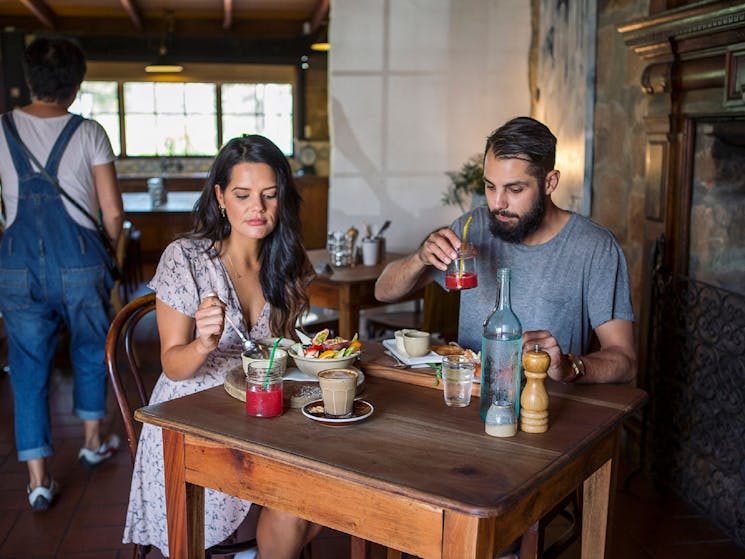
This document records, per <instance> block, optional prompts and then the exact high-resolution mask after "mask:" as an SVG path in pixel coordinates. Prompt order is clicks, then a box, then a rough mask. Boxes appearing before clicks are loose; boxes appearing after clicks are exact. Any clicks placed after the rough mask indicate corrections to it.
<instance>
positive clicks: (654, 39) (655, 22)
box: [618, 0, 745, 108]
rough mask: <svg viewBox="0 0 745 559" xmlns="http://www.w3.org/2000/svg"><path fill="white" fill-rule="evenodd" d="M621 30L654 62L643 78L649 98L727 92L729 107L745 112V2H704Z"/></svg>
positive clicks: (635, 48) (628, 41)
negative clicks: (720, 90)
mask: <svg viewBox="0 0 745 559" xmlns="http://www.w3.org/2000/svg"><path fill="white" fill-rule="evenodd" d="M618 31H619V33H621V34H622V35H623V38H624V42H625V43H626V45H627V46H628V47H629V48H630V49H632V50H633V51H634V52H635V53H636V54H637V55H639V57H641V58H642V59H644V60H646V61H649V64H648V65H647V66H646V67H645V68H644V70H643V71H642V74H641V76H640V79H639V81H640V84H641V87H642V90H643V91H644V92H645V93H648V94H656V93H666V94H667V93H673V92H683V91H692V90H698V89H709V88H724V91H725V94H726V99H725V102H724V106H725V107H727V108H737V107H745V100H744V99H743V85H745V2H743V1H733V0H716V1H708V2H707V1H704V2H699V3H696V4H694V5H691V6H687V7H683V8H678V9H674V10H668V11H665V12H661V13H658V14H655V15H652V16H649V17H647V18H642V19H637V20H634V21H631V22H628V23H626V24H623V25H621V26H619V27H618Z"/></svg>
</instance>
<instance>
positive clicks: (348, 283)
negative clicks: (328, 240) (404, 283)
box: [307, 249, 424, 339]
mask: <svg viewBox="0 0 745 559" xmlns="http://www.w3.org/2000/svg"><path fill="white" fill-rule="evenodd" d="M402 256H405V255H404V254H398V253H395V252H386V253H385V254H384V256H383V258H382V260H381V262H380V263H379V264H376V265H374V266H363V265H362V264H357V265H354V266H344V267H332V266H329V270H330V271H329V272H328V273H318V274H317V275H316V277H315V279H314V280H313V281H312V282H311V283H310V285H309V286H308V290H307V292H308V297H309V298H310V304H311V305H312V306H315V307H322V308H325V309H333V310H336V311H338V313H339V332H338V334H339V335H340V336H342V337H344V338H347V339H349V338H351V337H352V336H353V335H354V334H355V332H357V330H358V329H359V324H360V311H361V310H363V309H370V308H373V307H380V306H383V305H387V304H389V303H384V302H381V301H378V300H377V299H376V298H375V281H376V280H377V279H378V276H380V274H381V273H382V272H383V269H384V268H385V267H386V265H387V264H388V263H390V262H392V261H393V260H396V259H397V258H401V257H402ZM308 257H309V258H310V260H311V262H312V263H313V266H314V268H316V269H318V267H319V265H322V264H323V263H324V262H326V263H328V262H329V254H328V251H327V250H326V249H315V250H309V251H308ZM423 296H424V290H417V291H415V292H412V293H410V294H409V295H407V296H406V297H405V298H404V299H402V301H413V300H416V299H421V298H422V297H423Z"/></svg>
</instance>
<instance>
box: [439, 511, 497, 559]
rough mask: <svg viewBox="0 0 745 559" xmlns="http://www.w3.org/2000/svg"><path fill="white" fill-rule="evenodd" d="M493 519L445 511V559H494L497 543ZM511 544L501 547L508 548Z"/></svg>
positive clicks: (443, 538) (443, 551)
mask: <svg viewBox="0 0 745 559" xmlns="http://www.w3.org/2000/svg"><path fill="white" fill-rule="evenodd" d="M497 540H498V538H497V537H496V531H495V524H494V521H493V519H489V518H478V517H475V516H470V515H466V514H461V513H458V512H454V511H445V522H444V524H443V530H442V557H443V559H473V558H477V559H492V557H494V552H495V547H497V545H498V544H502V542H500V541H497ZM508 543H509V542H506V543H504V544H503V545H501V547H499V549H501V548H502V547H504V546H506V545H507V544H508Z"/></svg>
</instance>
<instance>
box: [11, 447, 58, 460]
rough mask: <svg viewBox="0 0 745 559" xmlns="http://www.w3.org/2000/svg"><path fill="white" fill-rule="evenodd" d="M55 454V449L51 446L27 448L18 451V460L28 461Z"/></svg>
mask: <svg viewBox="0 0 745 559" xmlns="http://www.w3.org/2000/svg"><path fill="white" fill-rule="evenodd" d="M53 454H54V450H52V447H51V446H40V447H37V448H29V449H27V450H19V451H18V461H19V462H28V461H29V460H36V459H38V458H47V457H48V456H52V455H53Z"/></svg>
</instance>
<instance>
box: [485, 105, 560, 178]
mask: <svg viewBox="0 0 745 559" xmlns="http://www.w3.org/2000/svg"><path fill="white" fill-rule="evenodd" d="M490 151H491V153H492V154H493V155H494V157H496V158H497V159H512V158H516V159H523V160H525V161H527V162H528V163H529V168H528V170H529V172H530V174H531V175H532V176H534V177H535V178H537V179H538V180H543V179H544V178H545V177H546V175H547V174H548V173H549V171H551V170H553V168H554V164H555V163H556V136H554V135H553V134H552V133H551V130H549V129H548V127H547V126H546V125H545V124H542V123H540V122H538V121H537V120H535V119H533V118H530V117H527V116H521V117H517V118H513V119H512V120H510V121H508V122H507V123H506V124H504V125H502V126H501V127H499V128H497V129H496V130H495V131H494V132H492V133H491V135H490V136H489V137H488V138H487V139H486V149H485V150H484V154H487V153H489V152H490Z"/></svg>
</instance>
